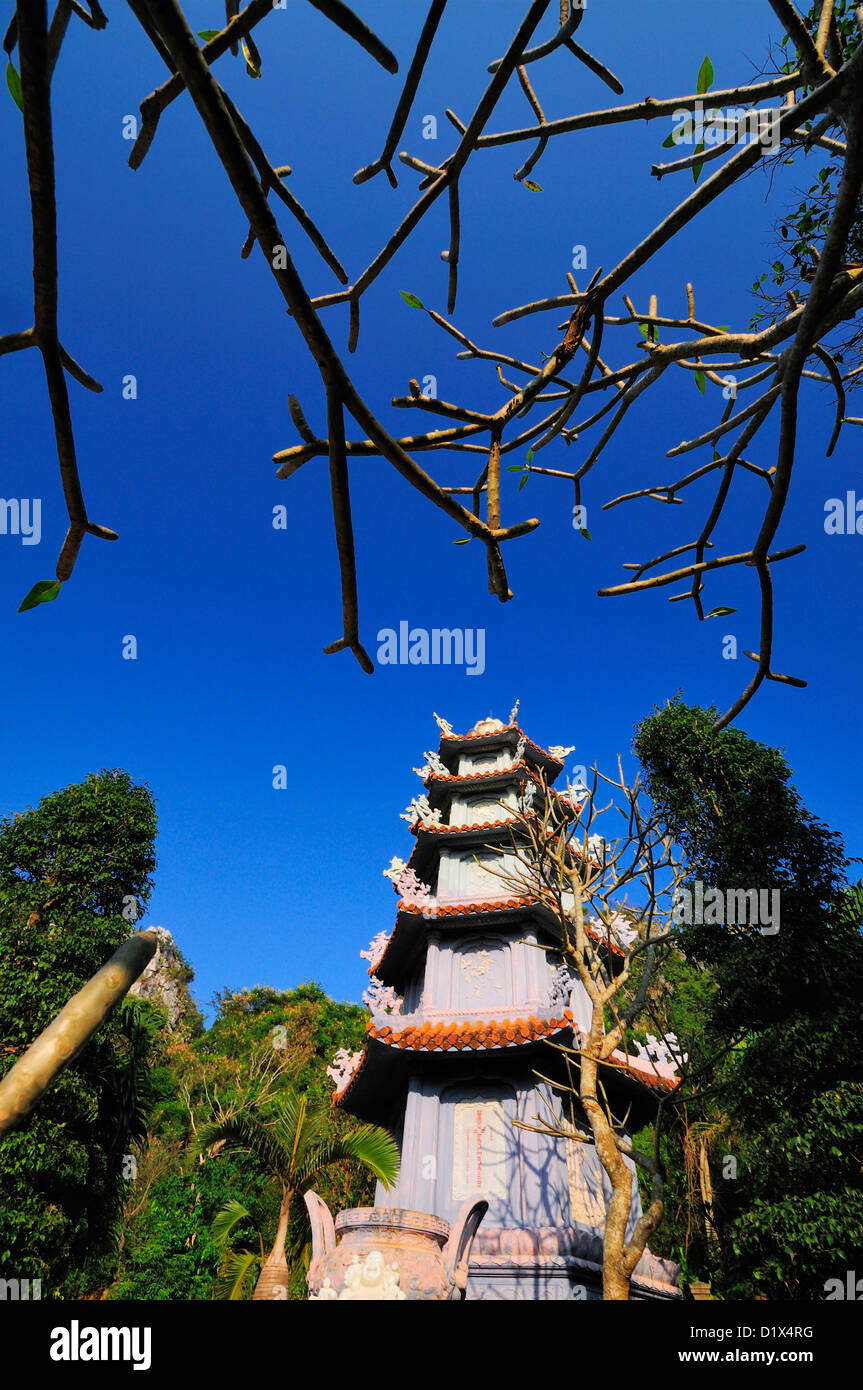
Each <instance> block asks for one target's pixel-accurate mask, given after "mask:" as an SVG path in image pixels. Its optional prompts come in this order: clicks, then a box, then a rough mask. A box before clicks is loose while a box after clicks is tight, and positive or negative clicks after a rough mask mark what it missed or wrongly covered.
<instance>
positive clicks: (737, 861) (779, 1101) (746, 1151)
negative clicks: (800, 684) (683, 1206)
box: [635, 697, 863, 1299]
mask: <svg viewBox="0 0 863 1390" xmlns="http://www.w3.org/2000/svg"><path fill="white" fill-rule="evenodd" d="M715 713H716V712H715V711H714V710H702V709H699V708H697V707H689V706H687V705H685V704H684V703H683V701H682V700H681V699H680V698H679V697H678V698H677V699H675V700H673V701H671V702H670V703H669V704H668V705H667V706H666V707H665V708H664V709H662V710H659V711H657V712H656V713H654V714H653V715H651V716H650V717H649V718H647V719H645V720H643V721H642V722H641V724H640V725H639V726H638V728H637V731H636V739H635V751H636V753H637V754H638V757H639V759H640V761H641V763H642V766H643V768H644V770H645V779H646V785H647V789H648V791H649V793H650V795H651V797H652V798H653V801H654V804H655V806H656V807H657V809H658V811H659V813H660V815H661V816H662V817H663V818H664V819H665V821H666V823H667V824H668V825H669V827H670V829H671V831H672V833H673V834H674V836H675V838H676V839H677V841H678V842H679V843H680V844H681V846H682V847H683V849H684V851H685V853H686V855H687V859H688V861H689V863H690V865H691V867H692V877H693V879H696V878H700V879H701V880H702V881H703V883H704V884H705V885H709V886H710V887H717V888H720V889H722V890H723V891H725V890H728V889H751V888H753V887H755V888H761V889H770V890H775V889H778V890H779V891H780V894H781V897H780V903H781V921H780V929H779V931H778V932H777V933H776V934H762V933H761V931H760V928H759V926H757V925H740V924H735V925H729V924H724V923H705V924H703V925H700V924H696V923H692V924H685V925H682V926H681V927H680V929H679V942H680V946H681V949H682V950H683V951H684V953H685V955H686V958H687V960H688V961H690V962H692V963H695V964H698V965H700V966H702V967H705V968H706V969H707V970H709V972H710V975H711V978H712V980H713V982H714V984H715V991H714V992H713V993H712V994H711V995H710V997H709V999H708V1000H707V1001H706V1009H705V1020H704V1021H705V1028H706V1030H707V1032H708V1034H709V1035H712V1036H713V1037H714V1038H715V1039H716V1040H717V1041H718V1042H724V1043H725V1044H726V1045H727V1046H729V1048H730V1049H731V1050H730V1051H729V1054H728V1059H727V1065H726V1066H725V1068H724V1071H723V1073H722V1076H721V1083H720V1085H719V1087H718V1089H717V1092H716V1097H715V1100H716V1103H717V1104H718V1105H719V1107H720V1108H719V1110H716V1109H713V1110H710V1109H709V1108H705V1109H704V1110H703V1111H702V1113H701V1115H700V1116H696V1117H694V1118H696V1119H697V1120H698V1122H699V1123H700V1124H701V1125H702V1127H703V1128H704V1129H707V1130H709V1131H710V1135H711V1142H710V1144H709V1148H711V1149H712V1152H713V1156H714V1162H713V1165H712V1168H711V1173H710V1179H709V1182H708V1183H707V1188H708V1197H707V1199H706V1200H705V1208H706V1210H707V1215H708V1218H709V1221H710V1223H711V1224H712V1226H713V1229H714V1230H715V1232H716V1239H717V1243H718V1247H719V1249H720V1250H721V1258H718V1257H717V1261H716V1263H715V1266H714V1272H715V1274H716V1277H717V1279H718V1281H719V1284H720V1287H721V1288H722V1289H723V1290H724V1292H725V1293H726V1295H727V1296H731V1297H751V1296H753V1295H755V1294H762V1295H766V1296H767V1297H770V1298H797V1299H801V1298H803V1299H805V1298H809V1299H812V1298H822V1297H823V1296H824V1285H825V1283H826V1281H827V1280H828V1279H829V1278H831V1277H836V1276H841V1275H842V1274H843V1272H844V1270H845V1269H846V1268H847V1267H848V1261H849V1260H851V1259H852V1258H853V1254H854V1251H855V1249H858V1250H859V1248H860V1245H861V1243H863V1183H861V1162H860V1134H861V1129H863V1021H861V1017H860V1007H859V1001H860V997H861V993H863V937H861V932H860V925H861V919H863V912H861V890H860V887H859V885H857V886H854V887H849V885H848V884H847V883H846V882H845V870H846V868H847V864H848V861H847V860H846V858H845V855H844V850H843V845H842V839H841V836H840V835H839V834H838V833H837V832H835V831H832V830H830V829H828V827H826V826H825V825H824V824H823V823H822V822H821V821H819V820H818V819H817V818H816V817H815V816H813V815H812V813H811V812H810V811H809V810H808V809H807V808H806V806H805V805H804V804H803V802H802V800H801V798H800V796H799V794H798V793H797V792H796V790H795V789H794V787H793V786H792V785H791V770H790V768H789V767H788V765H787V763H786V761H785V759H784V757H783V756H782V754H781V752H779V750H777V749H775V748H771V747H769V746H767V745H764V744H761V743H759V742H757V741H756V740H755V739H752V738H750V737H749V736H748V735H747V734H745V733H744V732H743V731H742V730H740V729H734V728H727V729H722V730H719V731H716V730H715V729H714V727H713V723H714V718H715ZM720 1156H721V1157H722V1173H721V1176H717V1175H716V1167H717V1158H718V1157H720ZM729 1159H732V1160H733V1162H732V1163H728V1161H727V1160H729ZM711 1189H715V1190H713V1191H711Z"/></svg>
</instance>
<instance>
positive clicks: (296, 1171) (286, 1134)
mask: <svg viewBox="0 0 863 1390" xmlns="http://www.w3.org/2000/svg"><path fill="white" fill-rule="evenodd" d="M219 1140H223V1141H224V1143H225V1145H230V1146H231V1147H235V1148H242V1149H246V1150H248V1151H250V1152H251V1153H253V1154H254V1155H255V1156H256V1158H257V1159H258V1160H259V1162H260V1163H261V1164H262V1165H263V1166H264V1167H266V1168H268V1169H269V1171H270V1173H271V1174H272V1176H273V1177H274V1178H275V1180H276V1181H277V1182H278V1184H279V1187H280V1189H281V1202H280V1205H279V1222H278V1226H277V1228H276V1238H275V1240H274V1241H273V1246H272V1249H271V1250H270V1253H269V1255H268V1256H267V1257H266V1259H265V1260H264V1261H263V1263H262V1265H261V1273H260V1276H259V1278H258V1282H257V1284H256V1285H255V1292H254V1294H253V1295H252V1297H253V1298H256V1299H274V1298H279V1297H282V1298H284V1297H286V1295H287V1288H288V1280H289V1277H290V1271H289V1268H288V1261H287V1258H286V1255H285V1240H286V1237H287V1234H288V1226H289V1223H290V1218H291V1207H292V1205H293V1201H294V1198H295V1197H296V1196H297V1195H300V1196H301V1195H302V1194H303V1193H304V1192H307V1191H308V1190H309V1188H310V1187H313V1186H314V1184H315V1183H316V1181H317V1180H318V1177H319V1175H320V1174H321V1173H322V1172H323V1170H324V1169H325V1168H329V1167H331V1166H332V1165H333V1164H334V1163H339V1162H341V1161H342V1160H343V1159H353V1160H354V1162H356V1163H361V1164H362V1165H363V1166H364V1167H366V1168H368V1169H370V1171H371V1172H372V1173H374V1175H375V1177H376V1178H378V1179H379V1180H380V1182H382V1183H383V1184H384V1187H387V1188H389V1187H391V1186H392V1184H393V1183H394V1182H395V1179H396V1176H397V1174H398V1168H399V1151H398V1146H397V1145H396V1142H395V1140H394V1139H393V1138H392V1137H391V1135H389V1134H387V1132H386V1130H383V1129H379V1128H378V1127H377V1126H376V1125H362V1126H361V1127H360V1128H359V1129H354V1130H350V1131H349V1132H348V1133H347V1134H334V1133H333V1132H332V1112H331V1109H330V1106H329V1105H328V1104H326V1102H321V1101H317V1102H315V1101H309V1099H308V1097H307V1096H306V1095H303V1094H301V1093H300V1092H298V1091H297V1090H294V1089H292V1090H289V1091H287V1092H286V1093H285V1094H283V1095H281V1096H280V1097H279V1100H278V1102H277V1114H276V1117H275V1119H273V1120H263V1119H261V1117H260V1116H259V1115H258V1114H256V1113H255V1110H254V1108H253V1106H252V1105H249V1104H247V1105H246V1106H245V1108H244V1109H242V1110H239V1111H237V1112H236V1113H235V1114H231V1115H228V1116H225V1117H223V1118H222V1119H220V1120H218V1121H215V1122H214V1123H212V1124H210V1125H207V1126H205V1127H204V1128H203V1129H202V1130H200V1132H199V1147H200V1149H201V1150H202V1151H203V1150H204V1149H207V1148H209V1147H210V1145H212V1144H215V1143H216V1142H218V1141H219ZM245 1215H247V1213H246V1211H245V1208H242V1207H241V1206H240V1203H228V1204H227V1205H226V1206H225V1207H223V1208H222V1211H221V1212H220V1213H219V1216H218V1217H217V1218H216V1221H217V1222H218V1221H219V1218H222V1221H221V1224H220V1226H219V1230H218V1232H217V1231H216V1230H214V1236H215V1237H216V1239H217V1240H219V1241H220V1243H223V1244H225V1245H227V1241H228V1239H229V1237H230V1233H231V1231H232V1230H233V1228H234V1226H235V1225H236V1224H237V1223H238V1222H239V1220H240V1219H241V1218H242V1217H244V1216H245ZM215 1224H216V1223H214V1226H215ZM230 1256H231V1259H232V1260H233V1264H231V1267H230V1270H229V1269H228V1266H227V1264H226V1266H225V1269H224V1271H223V1280H222V1284H223V1288H233V1289H234V1290H235V1292H234V1293H233V1294H231V1293H230V1292H229V1294H228V1296H229V1297H239V1296H240V1291H241V1289H242V1283H243V1279H244V1278H245V1275H246V1274H247V1273H248V1271H249V1270H250V1269H251V1268H252V1267H253V1265H254V1264H255V1263H257V1262H258V1259H259V1257H258V1256H257V1255H256V1254H255V1253H254V1252H251V1251H243V1252H238V1253H236V1254H235V1253H234V1252H230ZM228 1263H229V1264H230V1260H229V1261H228ZM225 1275H228V1276H229V1277H228V1284H227V1285H224V1276H225ZM282 1291H284V1292H282Z"/></svg>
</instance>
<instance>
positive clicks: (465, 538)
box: [453, 536, 471, 545]
mask: <svg viewBox="0 0 863 1390" xmlns="http://www.w3.org/2000/svg"><path fill="white" fill-rule="evenodd" d="M470 543H471V537H470V536H462V537H461V539H460V540H457V541H453V545H470Z"/></svg>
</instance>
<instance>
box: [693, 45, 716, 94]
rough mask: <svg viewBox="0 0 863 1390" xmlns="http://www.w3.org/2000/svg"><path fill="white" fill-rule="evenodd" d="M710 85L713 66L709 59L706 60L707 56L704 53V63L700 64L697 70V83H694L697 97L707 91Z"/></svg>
mask: <svg viewBox="0 0 863 1390" xmlns="http://www.w3.org/2000/svg"><path fill="white" fill-rule="evenodd" d="M712 83H713V64H712V63H711V61H710V59H709V58H708V56H707V54H706V53H705V55H704V62H703V63H702V64H701V67H700V68H699V69H698V82H697V83H696V86H695V90H696V92H697V93H698V95H699V96H701V95H702V93H704V92H706V91H708V90H709V89H710V87H711V85H712Z"/></svg>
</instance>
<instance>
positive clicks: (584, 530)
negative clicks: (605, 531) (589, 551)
mask: <svg viewBox="0 0 863 1390" xmlns="http://www.w3.org/2000/svg"><path fill="white" fill-rule="evenodd" d="M578 534H579V535H580V536H584V539H585V540H586V541H592V540H593V536H592V535H591V534H590V532H589V531H588V529H587V527H586V526H579V528H578Z"/></svg>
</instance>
